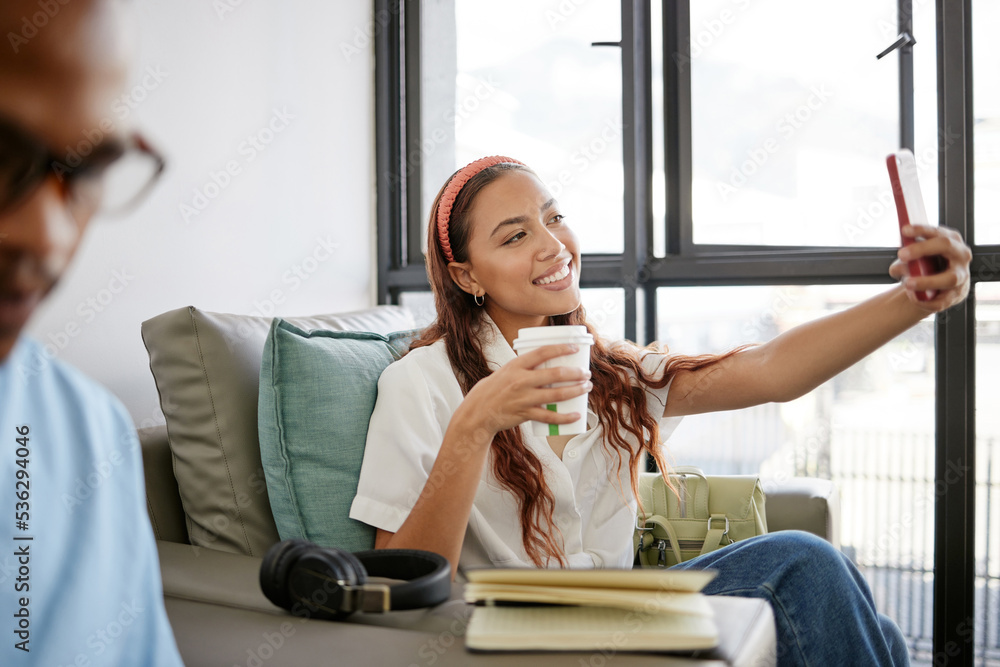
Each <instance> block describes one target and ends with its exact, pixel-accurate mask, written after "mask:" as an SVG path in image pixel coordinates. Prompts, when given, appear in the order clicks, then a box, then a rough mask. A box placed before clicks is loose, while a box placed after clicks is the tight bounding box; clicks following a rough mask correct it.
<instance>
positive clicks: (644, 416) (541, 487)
mask: <svg viewBox="0 0 1000 667" xmlns="http://www.w3.org/2000/svg"><path fill="white" fill-rule="evenodd" d="M509 170H523V171H528V172H529V173H534V172H532V171H531V169H528V168H527V167H525V166H523V165H518V164H513V163H501V164H498V165H495V166H493V167H488V168H486V169H484V170H482V171H481V172H479V173H478V174H477V175H476V176H474V177H473V178H471V179H470V180H469V182H468V183H467V184H466V185H465V187H464V188H462V190H461V191H460V192H459V193H458V196H457V197H456V198H455V203H454V205H453V207H452V211H451V218H450V224H449V240H450V242H451V249H452V252H453V254H454V257H455V261H456V262H464V261H467V260H468V245H469V236H470V232H471V225H470V220H469V212H470V210H471V208H472V204H473V202H474V201H475V198H476V195H477V194H478V193H479V192H480V191H482V189H483V188H485V187H486V186H487V185H489V184H490V183H492V182H493V181H494V180H496V179H497V178H500V177H501V176H502V175H503V174H504V173H505V172H507V171H509ZM457 173H458V172H456V174H457ZM453 177H454V174H453V175H452V178H453ZM449 180H451V179H449ZM445 185H447V183H445ZM443 191H444V187H442V188H441V191H440V192H438V195H437V197H436V198H435V200H434V204H433V205H432V207H431V213H430V224H429V225H428V238H427V276H428V278H429V280H430V284H431V290H432V291H433V294H434V304H435V307H436V309H437V319H436V320H435V321H434V322H433V323H432V324H431V325H430V326H428V327H427V328H426V329H424V330H423V331H422V332H421V333H420V336H419V337H418V338H417V340H415V341H414V342H413V344H412V345H411V349H415V348H418V347H423V346H426V345H431V344H432V343H435V342H437V341H438V340H441V339H443V340H444V344H445V347H446V349H447V352H448V358H449V360H450V361H451V365H452V368H453V369H454V371H455V375H456V377H457V378H458V381H459V384H460V386H461V387H462V391H463V393H466V394H467V393H468V392H469V390H471V389H472V387H473V386H474V385H475V384H476V383H477V382H479V381H480V380H482V379H483V378H485V377H486V376H487V375H489V374H490V373H491V372H492V371H491V370H490V368H489V367H488V365H487V363H486V357H485V356H484V354H483V349H482V345H481V343H480V340H479V336H478V335H477V332H478V331H479V329H480V327H481V326H482V325H483V314H484V312H485V311H484V309H483V308H478V307H476V306H475V305H474V302H473V298H472V296H471V295H469V294H467V293H466V292H464V291H463V290H462V289H460V288H459V287H458V285H456V284H455V283H454V281H453V280H452V279H451V276H450V275H449V273H448V260H447V259H446V258H445V256H444V253H443V252H442V250H441V245H440V242H439V240H438V232H437V223H436V221H437V211H438V204H439V203H440V200H441V194H442V192H443ZM549 323H550V324H554V325H560V324H576V325H582V326H585V327H587V330H588V331H589V332H590V333H591V334H592V335H593V336H594V345H593V346H592V347H591V348H590V370H591V374H592V377H591V382H592V383H593V389H592V390H591V392H590V396H589V404H590V407H591V409H592V410H593V411H594V412H595V413H596V415H597V418H598V420H599V421H600V424H601V426H602V427H603V428H604V434H605V438H604V440H603V446H604V448H605V451H606V452H607V453H608V454H612V453H616V454H617V456H613V457H612V458H613V459H617V461H618V468H617V472H618V474H619V479H620V474H621V466H622V461H623V456H622V455H623V454H627V456H628V466H629V472H630V477H631V481H632V492H633V494H634V495H635V497H636V498H638V484H639V468H640V465H641V462H642V451H645V452H646V453H647V454H649V455H650V456H652V457H653V459H654V460H655V461H656V463H657V465H658V466H659V469H660V470H661V471H664V475H666V470H667V465H666V461H665V460H664V456H663V453H662V451H661V448H660V447H659V444H660V429H659V421H660V417H662V415H663V412H662V411H663V406H659V405H656V406H647V405H646V393H645V391H644V390H643V386H644V385H649V386H652V387H656V388H662V387H664V386H666V385H667V383H668V382H670V380H671V379H672V378H673V377H674V375H675V374H676V373H678V372H680V371H691V370H697V369H700V368H704V367H706V366H709V365H711V364H714V363H717V362H719V361H721V360H722V359H724V358H726V357H728V356H731V355H732V354H735V353H736V352H737V351H738V350H733V351H731V352H728V353H726V354H722V355H699V356H693V357H687V356H678V355H673V356H668V357H666V364H665V366H664V369H663V373H662V375H661V376H660V377H653V376H652V375H651V374H649V373H647V372H646V371H645V369H644V368H643V367H642V364H641V363H640V360H639V348H638V347H636V346H634V345H632V346H615V347H610V346H608V345H606V344H604V343H603V342H602V341H601V339H600V338H599V337H598V336H597V334H596V331H595V330H594V328H593V327H592V326H591V325H590V324H589V323H588V322H587V320H586V314H585V312H584V309H583V306H582V305H581V306H579V307H578V308H577V309H576V310H574V311H573V312H570V313H567V314H565V315H554V316H552V317H550V318H549ZM623 431H625V432H627V433H629V434H630V435H631V436H633V437H634V438H635V439H636V441H638V442H639V443H641V449H640V450H639V451H636V450H634V449H632V447H631V446H630V445H629V443H628V441H627V440H626V439H625V437H623V436H622V432H623ZM490 453H491V457H490V458H491V462H492V463H491V472H492V475H493V477H494V478H495V479H496V480H497V482H498V483H499V484H500V486H501V487H502V488H504V489H505V490H507V491H509V492H510V493H511V495H513V496H514V498H515V499H516V500H517V505H518V509H519V513H520V519H521V529H522V540H523V544H524V550H525V552H526V553H527V555H528V557H529V558H530V559H531V561H532V562H533V563H534V564H535V565H536V566H539V567H544V566H545V565H547V564H548V562H549V561H550V560H551V559H555V560H556V561H558V563H559V564H560V566H563V567H565V565H566V559H565V552H564V550H563V547H562V544H561V535H560V533H559V531H558V528H557V527H556V526H555V524H554V522H553V520H552V514H553V510H554V508H555V497H554V495H553V493H552V491H551V489H550V488H549V487H548V485H547V484H546V483H545V470H544V466H543V465H542V462H541V460H540V459H539V458H538V457H537V456H536V455H535V454H534V453H533V452H532V451H531V450H530V449H528V448H527V447H525V446H524V441H523V440H522V437H521V430H520V428H513V429H507V430H505V431H501V432H499V433H497V435H496V437H495V438H494V439H493V444H492V447H491V448H490ZM557 536H558V537H559V538H560V539H557Z"/></svg>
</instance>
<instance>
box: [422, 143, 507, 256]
mask: <svg viewBox="0 0 1000 667" xmlns="http://www.w3.org/2000/svg"><path fill="white" fill-rule="evenodd" d="M503 162H512V163H513V164H520V165H523V164H524V163H523V162H519V161H518V160H515V159H514V158H509V157H504V156H502V155H491V156H489V157H481V158H479V159H478V160H476V161H475V162H470V163H469V164H467V165H465V166H464V167H462V168H461V169H460V170H459V171H458V173H457V174H455V176H454V177H452V179H451V180H450V181H448V184H447V185H446V186H445V187H444V192H442V193H441V201H439V202H438V212H437V228H438V242H439V243H440V244H441V250H442V251H443V252H444V256H445V257H446V258H447V260H448V261H449V262H454V261H455V256H454V255H452V253H451V241H449V240H448V223H449V222H450V220H451V207H452V206H454V205H455V197H457V196H458V193H459V192H461V191H462V188H464V187H465V184H466V183H468V182H469V180H470V179H471V178H472V177H473V176H475V175H476V174H478V173H479V172H481V171H482V170H483V169H486V168H487V167H492V166H494V165H498V164H501V163H503Z"/></svg>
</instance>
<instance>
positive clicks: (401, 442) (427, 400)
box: [350, 348, 461, 533]
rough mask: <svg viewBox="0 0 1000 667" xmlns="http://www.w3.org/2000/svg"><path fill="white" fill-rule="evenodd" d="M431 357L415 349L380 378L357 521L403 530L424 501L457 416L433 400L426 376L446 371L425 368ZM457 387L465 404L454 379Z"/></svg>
mask: <svg viewBox="0 0 1000 667" xmlns="http://www.w3.org/2000/svg"><path fill="white" fill-rule="evenodd" d="M434 352H436V351H434ZM429 353H430V354H433V352H431V350H430V348H420V349H418V350H414V351H413V352H411V353H410V354H409V355H407V356H406V357H404V358H403V359H402V360H400V361H397V362H395V363H393V364H390V365H389V366H388V367H387V368H386V369H385V371H383V372H382V375H381V376H380V377H379V381H378V397H377V398H376V401H375V409H374V411H373V412H372V416H371V421H370V422H369V425H368V437H367V440H366V443H365V455H364V459H363V460H362V463H361V475H360V478H359V480H358V490H357V494H356V495H355V497H354V501H353V503H352V504H351V511H350V517H351V518H352V519H356V520H358V521H362V522H364V523H367V524H369V525H371V526H375V527H376V528H381V529H382V530H386V531H389V532H392V533H394V532H396V531H398V530H399V528H400V526H402V525H403V522H404V521H405V520H406V517H407V516H409V514H410V510H411V509H413V505H414V504H415V503H416V501H417V498H418V497H419V496H420V492H421V490H423V488H424V484H425V483H426V482H427V479H428V477H429V476H430V471H431V468H432V467H433V466H434V461H435V459H436V458H437V455H438V452H439V450H440V449H441V442H442V440H443V439H444V432H445V430H446V429H447V426H448V422H449V420H450V418H451V414H452V412H453V409H449V408H448V406H447V405H446V404H445V403H446V401H445V400H444V396H441V395H438V392H435V394H434V395H432V393H431V391H430V389H429V386H428V384H429V378H427V377H426V374H427V373H431V374H432V375H433V374H436V373H438V372H440V371H439V370H438V369H437V368H434V367H429V366H428V365H427V364H423V363H421V358H422V357H425V356H427V355H428V354H429ZM411 357H412V358H411ZM434 366H438V364H434ZM448 370H449V371H450V368H448ZM451 383H453V384H454V385H455V386H454V389H455V390H456V391H458V394H459V400H461V390H460V389H459V387H458V383H457V382H456V381H455V380H454V377H453V376H452V377H451Z"/></svg>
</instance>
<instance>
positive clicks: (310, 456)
mask: <svg viewBox="0 0 1000 667" xmlns="http://www.w3.org/2000/svg"><path fill="white" fill-rule="evenodd" d="M414 333H415V332H413V331H403V332H399V333H394V334H389V335H388V336H383V335H380V334H376V333H368V332H353V331H323V330H313V331H305V330H303V329H300V328H298V327H296V326H294V325H292V324H289V323H288V322H286V321H284V320H282V319H281V318H275V319H274V322H273V323H272V324H271V330H270V332H269V333H268V336H267V341H266V342H265V345H264V356H263V358H262V360H261V368H260V395H259V404H258V412H257V415H258V425H257V427H258V433H259V438H260V458H261V462H262V463H263V465H264V475H265V478H266V480H267V493H268V496H269V498H270V502H271V511H272V513H273V514H274V522H275V524H276V526H277V528H278V534H279V535H280V537H281V539H283V540H284V539H288V538H300V539H307V540H311V541H313V542H316V543H317V544H320V545H323V546H332V547H338V548H340V549H345V550H347V551H360V550H363V549H371V548H372V547H373V546H374V544H375V528H373V527H372V526H368V525H367V524H363V523H361V522H359V521H355V520H354V519H351V518H349V517H348V512H349V511H350V508H351V502H352V501H353V500H354V494H355V493H356V492H357V488H358V475H359V474H360V471H361V459H362V456H363V455H364V450H365V437H366V434H367V432H368V420H369V419H370V418H371V414H372V410H373V409H374V408H375V397H376V394H377V393H378V378H379V376H380V375H381V374H382V371H383V370H384V369H385V367H386V366H388V365H389V364H391V363H392V362H393V361H395V360H396V359H399V358H400V357H401V356H402V355H403V354H404V353H405V352H406V349H407V348H408V347H409V344H410V341H411V339H412V337H413V335H414Z"/></svg>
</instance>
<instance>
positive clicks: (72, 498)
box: [0, 337, 183, 667]
mask: <svg viewBox="0 0 1000 667" xmlns="http://www.w3.org/2000/svg"><path fill="white" fill-rule="evenodd" d="M18 494H20V495H18ZM145 498H146V496H145V487H144V483H143V475H142V458H141V454H140V449H139V441H138V439H137V437H136V434H135V429H134V427H133V426H132V422H131V420H130V419H129V417H128V415H127V414H126V412H125V410H124V408H123V407H122V405H121V403H119V402H118V400H117V399H115V398H114V397H113V396H112V395H111V394H110V393H109V392H108V391H107V390H105V389H104V388H103V387H101V386H100V385H98V384H97V383H95V382H94V381H92V380H90V379H88V378H87V377H86V376H84V375H83V374H82V373H80V372H79V371H77V370H76V369H74V368H72V367H70V366H68V365H66V364H64V363H62V362H60V361H58V360H50V359H48V358H47V357H46V356H45V354H44V352H43V350H42V348H41V346H40V345H39V344H38V343H36V342H35V341H33V340H30V339H27V338H24V337H22V338H21V339H20V340H19V341H18V342H17V344H16V345H15V346H14V349H13V350H12V352H11V355H10V356H9V357H8V358H7V360H6V361H4V362H2V363H0V642H2V644H0V664H2V665H44V666H45V667H56V666H62V665H88V666H96V665H122V666H125V665H127V666H139V665H142V666H144V667H145V666H149V665H181V664H183V663H182V662H181V658H180V655H179V654H178V652H177V645H176V643H175V642H174V637H173V633H172V632H171V629H170V624H169V621H168V619H167V615H166V611H165V610H164V607H163V593H162V586H161V582H160V568H159V562H158V558H157V553H156V545H155V541H154V539H153V531H152V528H151V527H150V524H149V518H148V515H147V512H146V500H145ZM22 522H23V523H22ZM18 646H23V647H26V648H28V649H29V651H28V652H25V651H23V650H21V649H20V648H18Z"/></svg>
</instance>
